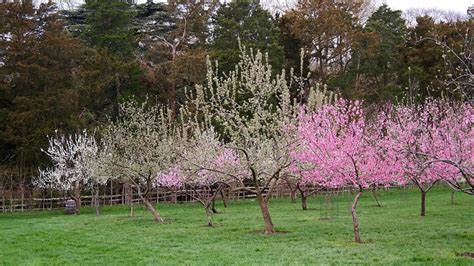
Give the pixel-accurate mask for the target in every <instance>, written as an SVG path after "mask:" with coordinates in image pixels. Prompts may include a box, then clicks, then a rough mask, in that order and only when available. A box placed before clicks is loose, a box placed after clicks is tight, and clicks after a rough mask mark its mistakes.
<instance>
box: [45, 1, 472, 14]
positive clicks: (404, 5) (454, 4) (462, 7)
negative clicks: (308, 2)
mask: <svg viewBox="0 0 474 266" xmlns="http://www.w3.org/2000/svg"><path fill="white" fill-rule="evenodd" d="M36 1H42V2H47V0H36ZM57 1H58V0H57ZM59 1H61V0H59ZM62 1H73V2H76V3H81V2H83V1H84V0H62ZM165 1H166V0H154V2H165ZM221 1H223V2H224V1H226V0H221ZM227 1H229V0H227ZM260 1H261V2H262V3H263V5H264V6H274V5H275V3H280V4H281V3H289V2H290V3H291V2H293V1H295V0H260ZM138 2H139V3H140V2H141V3H144V2H146V0H138ZM378 2H379V3H386V4H388V5H389V6H390V7H392V8H393V9H401V10H407V9H410V8H436V9H441V10H449V11H455V12H458V13H462V14H463V15H464V14H466V12H467V8H468V7H470V6H473V5H474V0H378ZM277 5H278V4H277Z"/></svg>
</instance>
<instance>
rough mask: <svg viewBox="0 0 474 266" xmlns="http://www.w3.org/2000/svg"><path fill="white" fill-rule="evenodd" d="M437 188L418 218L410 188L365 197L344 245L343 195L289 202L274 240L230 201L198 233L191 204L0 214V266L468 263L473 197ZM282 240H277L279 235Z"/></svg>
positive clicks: (283, 204) (278, 215) (274, 209)
mask: <svg viewBox="0 0 474 266" xmlns="http://www.w3.org/2000/svg"><path fill="white" fill-rule="evenodd" d="M450 197H451V193H450V191H449V190H447V189H446V188H435V189H434V190H433V191H432V192H430V193H428V195H427V216H426V217H420V216H418V215H419V214H418V213H419V200H420V199H419V193H418V192H417V191H416V190H411V191H400V190H392V191H390V192H385V193H383V194H382V195H381V196H380V200H381V202H382V203H383V205H384V207H382V208H379V207H375V205H374V200H373V198H372V197H371V194H370V193H367V194H365V195H364V197H363V198H362V200H361V202H360V205H359V208H358V210H359V216H360V220H361V233H362V238H363V240H364V241H365V243H364V244H355V243H354V242H353V234H352V222H351V216H350V214H349V212H348V210H349V209H348V205H349V202H350V200H351V196H350V195H341V196H339V197H337V198H333V199H332V201H331V202H329V201H328V200H327V199H325V198H324V197H318V198H311V199H309V201H308V204H309V207H310V209H309V210H307V211H303V210H301V209H300V205H299V203H291V202H289V199H278V200H273V201H272V202H271V205H270V211H271V213H272V215H273V220H274V223H275V225H276V229H277V230H280V231H282V233H281V234H277V235H272V236H264V235H262V234H261V233H260V232H261V231H260V230H261V229H262V228H263V225H262V223H263V222H262V219H261V217H260V213H259V209H258V206H257V204H256V202H254V201H252V200H247V201H241V202H233V203H232V204H231V205H230V206H229V207H228V208H227V209H224V208H223V207H222V206H221V205H218V209H219V210H220V211H221V213H219V214H217V215H215V216H214V221H215V224H216V226H215V227H214V228H207V227H205V226H204V224H205V215H204V211H203V209H202V208H201V206H200V205H197V204H177V205H160V206H158V209H159V210H160V211H161V213H162V215H163V216H164V217H165V218H166V223H164V224H157V223H154V222H153V221H152V218H151V216H150V215H149V214H148V212H146V211H145V210H144V209H139V210H138V211H137V212H136V216H135V217H128V209H127V208H126V207H123V206H119V207H108V208H104V209H103V215H102V216H100V217H96V216H95V214H94V211H93V210H92V209H87V208H85V209H83V214H81V215H80V216H66V215H64V214H62V213H61V212H54V211H51V212H37V213H22V214H0V264H6V265H11V264H34V265H37V264H44V265H46V264H47V265H49V264H315V263H317V264H323V263H324V264H329V263H331V264H334V263H337V264H346V263H364V264H381V263H384V264H387V263H389V264H407V263H416V264H427V263H429V264H431V263H437V264H458V265H459V264H463V265H474V259H471V258H467V257H460V256H457V253H462V252H474V197H470V196H467V195H462V194H456V195H455V204H454V205H452V204H451V202H450ZM283 232H285V233H283Z"/></svg>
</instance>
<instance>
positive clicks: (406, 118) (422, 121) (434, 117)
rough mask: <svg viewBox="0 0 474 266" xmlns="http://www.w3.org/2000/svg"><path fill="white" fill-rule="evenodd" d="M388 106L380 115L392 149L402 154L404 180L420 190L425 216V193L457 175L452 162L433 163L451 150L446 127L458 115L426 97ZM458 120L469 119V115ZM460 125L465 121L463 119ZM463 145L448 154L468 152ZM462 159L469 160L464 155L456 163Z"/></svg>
mask: <svg viewBox="0 0 474 266" xmlns="http://www.w3.org/2000/svg"><path fill="white" fill-rule="evenodd" d="M391 109H392V110H390V111H388V112H387V113H386V114H381V115H382V116H385V118H383V119H384V120H385V121H386V125H387V126H386V130H387V134H388V135H389V136H390V139H391V140H392V144H393V145H392V149H393V150H394V151H395V152H396V153H398V154H399V155H400V156H401V157H402V160H401V162H402V165H403V170H404V175H405V179H406V180H407V181H408V182H412V183H413V184H414V185H416V186H417V187H418V189H419V190H420V192H421V210H420V215H421V216H425V215H426V194H427V193H428V192H429V191H430V190H431V189H432V188H433V186H434V185H435V184H436V183H438V182H440V181H442V180H457V177H458V176H459V170H458V169H456V167H453V165H449V164H441V163H436V161H437V160H436V159H437V156H444V155H446V154H447V153H452V152H451V151H450V147H449V146H450V143H449V141H450V140H451V137H450V135H451V134H452V131H451V128H450V126H451V121H457V119H456V116H458V115H459V114H457V115H454V116H453V115H450V113H452V111H453V110H452V107H450V106H449V104H447V103H446V102H444V101H443V100H427V101H426V102H424V103H423V104H420V105H399V106H394V107H393V108H391ZM454 113H456V112H454ZM454 113H453V114H454ZM461 119H468V120H469V119H471V120H472V118H469V117H468V118H461ZM459 122H461V121H459ZM471 124H472V121H471ZM464 125H467V124H466V123H465V122H464ZM452 126H455V125H452ZM453 130H455V128H453ZM453 132H454V131H453ZM466 137H467V136H466ZM468 141H469V138H468V139H467V142H468ZM471 141H472V140H471ZM467 142H466V143H467ZM453 144H454V143H453ZM465 148H466V149H469V148H468V147H464V145H463V147H462V148H461V149H460V150H457V151H454V150H453V152H454V153H458V154H456V155H454V153H452V156H455V157H463V156H466V155H468V154H469V153H466V152H465V151H464V150H463V149H465ZM471 154H472V151H471ZM463 161H464V162H466V161H467V162H469V161H471V162H472V158H471V159H466V158H464V159H463V160H461V161H460V162H463Z"/></svg>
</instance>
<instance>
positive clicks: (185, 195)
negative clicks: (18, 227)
mask: <svg viewBox="0 0 474 266" xmlns="http://www.w3.org/2000/svg"><path fill="white" fill-rule="evenodd" d="M397 188H406V186H405V187H397ZM352 191H353V189H352V188H350V187H347V188H342V189H337V190H325V191H318V192H317V195H321V194H338V195H340V194H348V193H352ZM200 192H202V190H196V191H194V190H178V191H169V190H155V191H153V192H152V193H151V195H150V196H149V199H150V201H151V202H154V203H159V202H167V203H178V202H179V203H187V202H196V200H195V198H194V197H193V193H200ZM43 194H44V193H43ZM225 194H226V200H229V201H239V200H244V199H249V198H255V194H252V193H250V192H248V191H246V190H238V191H233V190H228V191H226V193H225ZM297 194H298V193H296V191H295V190H294V189H293V190H292V189H291V188H290V187H289V186H287V185H280V186H278V187H277V188H276V189H275V191H274V192H273V193H272V198H283V197H297ZM309 194H310V196H311V195H312V196H314V193H309ZM221 198H222V197H221V196H220V195H219V196H218V197H217V199H221ZM68 199H69V198H68V197H44V198H38V197H33V198H26V197H23V198H20V199H15V198H12V197H10V198H7V197H2V198H0V213H2V212H4V213H5V212H25V211H45V210H57V209H62V208H64V206H65V202H66V200H68ZM97 200H98V202H99V205H101V206H111V205H128V204H130V203H131V204H141V203H142V201H141V199H140V197H139V196H138V194H137V193H133V194H132V195H131V196H130V195H128V199H127V195H125V193H119V194H110V195H107V194H105V193H104V194H101V195H99V196H98V197H97ZM81 206H82V207H86V206H91V207H92V206H94V199H93V197H92V196H90V195H85V196H82V197H81Z"/></svg>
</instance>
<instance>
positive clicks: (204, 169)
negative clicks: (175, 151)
mask: <svg viewBox="0 0 474 266" xmlns="http://www.w3.org/2000/svg"><path fill="white" fill-rule="evenodd" d="M246 170H247V169H246V167H245V165H243V164H242V160H241V159H240V158H239V157H238V154H237V152H236V151H235V150H233V149H230V148H226V147H225V146H224V144H223V143H222V142H220V141H219V140H218V138H217V136H216V133H214V132H213V131H206V132H203V133H202V134H199V135H195V136H194V137H193V138H190V139H188V140H187V141H186V144H185V145H184V148H183V149H182V150H181V152H180V158H179V159H178V161H177V162H176V164H175V165H174V166H173V168H172V169H170V170H169V171H168V172H165V173H158V175H157V178H156V185H157V186H159V187H165V188H170V189H176V188H185V190H184V191H186V193H188V195H189V196H190V197H192V198H193V199H195V200H196V201H198V202H199V203H200V204H201V205H202V206H203V207H204V210H205V212H206V217H207V225H208V226H210V227H211V226H213V222H212V213H213V211H212V208H213V202H214V199H215V198H216V196H217V195H218V194H219V193H220V192H221V191H222V190H223V189H225V188H228V187H230V186H231V185H232V184H234V183H237V182H240V181H241V180H244V179H245V178H247V177H248V176H249V173H248V172H247V171H246Z"/></svg>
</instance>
